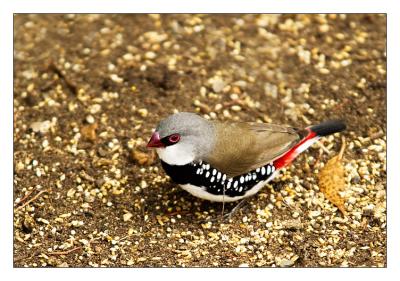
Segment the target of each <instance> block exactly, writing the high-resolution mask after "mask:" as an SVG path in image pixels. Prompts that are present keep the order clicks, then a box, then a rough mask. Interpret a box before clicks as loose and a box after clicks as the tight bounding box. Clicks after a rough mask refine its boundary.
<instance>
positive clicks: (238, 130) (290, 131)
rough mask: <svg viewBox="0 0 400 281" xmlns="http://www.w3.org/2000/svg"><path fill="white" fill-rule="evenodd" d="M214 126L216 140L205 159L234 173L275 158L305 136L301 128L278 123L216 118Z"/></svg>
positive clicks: (242, 171) (242, 172) (239, 173)
mask: <svg viewBox="0 0 400 281" xmlns="http://www.w3.org/2000/svg"><path fill="white" fill-rule="evenodd" d="M214 126H215V128H216V143H215V145H214V147H213V149H212V150H211V152H210V153H209V154H208V156H207V158H206V159H205V160H206V161H207V162H208V163H210V164H211V165H212V166H213V167H215V168H217V169H218V170H220V171H222V172H224V173H225V174H227V175H228V176H231V177H234V176H237V175H241V174H245V173H247V172H249V171H251V170H254V169H256V168H258V167H261V166H263V165H265V164H267V163H269V162H271V161H272V160H274V159H276V158H278V157H280V156H281V155H282V154H284V153H286V152H287V151H288V150H289V149H291V148H292V147H293V146H294V145H296V144H297V143H298V142H299V141H300V140H301V139H302V135H301V134H300V133H299V131H298V130H296V129H294V128H292V127H286V126H281V125H275V124H265V123H244V122H243V123H242V122H217V121H214Z"/></svg>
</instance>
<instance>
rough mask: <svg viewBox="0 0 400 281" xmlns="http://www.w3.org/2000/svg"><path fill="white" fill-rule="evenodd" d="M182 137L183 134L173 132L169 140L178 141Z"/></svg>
mask: <svg viewBox="0 0 400 281" xmlns="http://www.w3.org/2000/svg"><path fill="white" fill-rule="evenodd" d="M180 139H181V136H180V135H179V134H173V135H170V136H169V137H168V141H169V142H170V143H177V142H178V141H179V140H180Z"/></svg>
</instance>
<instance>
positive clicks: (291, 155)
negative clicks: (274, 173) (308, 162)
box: [273, 128, 317, 170]
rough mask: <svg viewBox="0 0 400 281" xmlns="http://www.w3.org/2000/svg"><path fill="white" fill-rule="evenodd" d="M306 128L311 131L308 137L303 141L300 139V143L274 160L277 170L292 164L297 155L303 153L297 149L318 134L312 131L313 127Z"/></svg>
mask: <svg viewBox="0 0 400 281" xmlns="http://www.w3.org/2000/svg"><path fill="white" fill-rule="evenodd" d="M306 130H307V131H308V132H309V133H308V135H307V136H306V137H304V138H303V139H302V140H301V141H299V143H298V144H296V145H295V146H293V147H292V148H291V149H290V150H289V151H287V152H286V153H285V154H283V155H282V156H281V157H279V158H278V159H276V160H275V161H274V163H273V164H274V166H275V169H276V170H278V169H280V168H283V167H285V166H286V165H288V164H290V163H291V162H292V161H293V160H294V159H295V158H296V157H297V155H299V154H300V153H301V151H300V152H299V151H297V149H298V148H299V147H300V146H301V145H303V144H304V143H306V142H307V141H309V140H311V139H313V138H314V137H316V136H317V134H316V133H315V132H313V131H311V129H309V128H307V129H306Z"/></svg>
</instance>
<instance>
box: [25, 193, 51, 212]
mask: <svg viewBox="0 0 400 281" xmlns="http://www.w3.org/2000/svg"><path fill="white" fill-rule="evenodd" d="M48 191H49V189H45V190H42V191H40V192H39V193H38V194H36V195H35V196H33V197H32V198H31V199H30V200H28V201H26V202H25V203H24V204H22V205H21V206H19V207H18V208H17V211H18V210H20V209H22V208H24V207H25V206H26V205H28V204H30V203H32V202H33V201H35V200H36V199H38V198H39V197H40V196H41V195H42V194H43V193H45V192H48Z"/></svg>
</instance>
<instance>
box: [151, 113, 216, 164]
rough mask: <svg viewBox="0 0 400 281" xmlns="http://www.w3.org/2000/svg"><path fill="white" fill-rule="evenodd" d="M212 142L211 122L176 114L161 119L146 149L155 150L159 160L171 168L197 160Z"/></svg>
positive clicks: (187, 114)
mask: <svg viewBox="0 0 400 281" xmlns="http://www.w3.org/2000/svg"><path fill="white" fill-rule="evenodd" d="M214 143H215V128H214V125H213V123H212V122H210V121H208V120H206V119H204V118H202V117H200V116H199V115H197V114H194V113H189V112H180V113H176V114H173V115H170V116H168V117H167V118H165V119H164V120H162V121H161V122H160V123H159V124H158V126H157V128H156V131H155V132H154V133H153V135H152V137H151V139H150V141H149V144H148V145H147V146H148V147H155V148H157V153H158V155H159V156H160V158H161V159H162V160H163V161H165V162H167V163H169V164H173V165H182V164H187V163H186V162H191V161H193V160H201V159H202V158H203V157H204V156H205V155H207V154H208V153H209V152H210V151H211V150H212V148H213V147H214Z"/></svg>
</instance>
